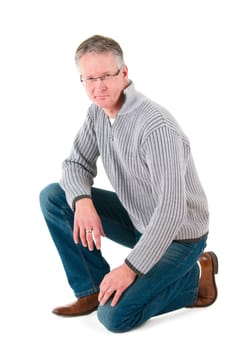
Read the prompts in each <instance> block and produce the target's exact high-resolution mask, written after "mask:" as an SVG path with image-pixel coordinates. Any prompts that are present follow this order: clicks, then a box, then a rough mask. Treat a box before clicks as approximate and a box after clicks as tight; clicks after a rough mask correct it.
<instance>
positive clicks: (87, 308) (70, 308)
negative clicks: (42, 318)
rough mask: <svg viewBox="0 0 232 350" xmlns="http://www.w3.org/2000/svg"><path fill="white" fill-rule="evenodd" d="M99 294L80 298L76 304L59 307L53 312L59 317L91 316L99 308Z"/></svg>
mask: <svg viewBox="0 0 232 350" xmlns="http://www.w3.org/2000/svg"><path fill="white" fill-rule="evenodd" d="M98 304H99V302H98V293H95V294H92V295H89V296H86V297H82V298H78V299H77V300H76V301H75V302H74V303H72V304H69V305H66V306H61V307H57V308H55V309H54V310H52V312H53V313H54V314H56V315H59V316H82V315H87V314H90V313H91V312H93V311H95V310H96V309H97V307H98Z"/></svg>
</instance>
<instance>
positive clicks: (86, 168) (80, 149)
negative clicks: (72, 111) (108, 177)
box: [60, 114, 99, 209]
mask: <svg viewBox="0 0 232 350" xmlns="http://www.w3.org/2000/svg"><path fill="white" fill-rule="evenodd" d="M98 156H99V150H98V146H97V140H96V135H95V131H94V123H93V120H92V118H91V116H90V115H89V114H88V116H87V118H86V120H85V122H84V124H83V126H82V127H81V129H80V130H79V132H78V133H77V136H76V138H75V140H74V143H73V147H72V150H71V153H70V155H69V157H68V158H67V159H65V160H64V162H63V165H62V178H61V180H60V185H61V187H62V188H63V189H64V191H65V194H66V199H67V202H68V203H69V205H70V207H71V208H73V209H74V203H75V201H76V200H77V199H78V198H84V197H91V186H92V185H93V179H94V177H95V176H96V175H97V166H96V161H97V158H98Z"/></svg>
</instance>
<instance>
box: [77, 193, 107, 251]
mask: <svg viewBox="0 0 232 350" xmlns="http://www.w3.org/2000/svg"><path fill="white" fill-rule="evenodd" d="M88 230H91V231H92V232H88ZM86 231H87V232H86ZM101 236H102V237H104V236H105V234H104V231H103V228H102V224H101V219H100V217H99V215H98V214H97V211H96V209H95V207H94V204H93V201H92V199H91V198H83V199H80V200H78V201H77V202H76V204H75V215H74V229H73V239H74V242H75V243H76V244H78V243H79V241H81V243H82V245H83V246H84V247H87V248H88V249H89V250H90V251H92V250H93V249H94V244H95V246H96V248H97V249H100V248H101Z"/></svg>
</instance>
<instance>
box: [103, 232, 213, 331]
mask: <svg viewBox="0 0 232 350" xmlns="http://www.w3.org/2000/svg"><path fill="white" fill-rule="evenodd" d="M205 242H206V238H204V239H202V240H201V241H198V242H194V243H178V242H173V243H172V244H171V246H170V247H169V248H168V250H167V252H166V253H165V254H164V256H163V257H162V258H161V260H160V261H159V262H158V263H157V264H156V265H155V266H154V267H153V269H152V270H151V271H150V272H149V273H148V274H147V275H145V276H142V277H138V278H137V279H136V281H135V282H134V284H133V285H132V286H131V287H130V288H128V290H127V291H126V292H125V293H124V294H123V296H122V297H121V299H120V300H119V302H118V304H117V305H116V306H115V307H111V306H110V302H111V301H110V300H109V302H108V303H107V304H106V305H104V306H99V308H98V318H99V320H100V322H102V323H103V324H104V325H105V327H106V328H108V329H109V330H111V331H114V332H125V331H128V330H130V329H132V328H134V327H136V326H139V325H141V324H142V323H144V322H145V321H147V320H148V319H149V318H151V317H153V316H156V315H159V314H163V313H166V312H170V311H173V310H177V309H179V308H182V307H185V306H188V305H192V304H193V303H194V301H195V300H196V297H197V293H198V285H199V268H198V265H197V263H196V262H197V260H198V258H199V256H200V254H201V253H202V251H203V250H204V247H205Z"/></svg>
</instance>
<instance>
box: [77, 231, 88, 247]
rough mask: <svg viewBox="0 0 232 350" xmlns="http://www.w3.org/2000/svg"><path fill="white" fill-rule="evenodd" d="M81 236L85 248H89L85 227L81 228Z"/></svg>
mask: <svg viewBox="0 0 232 350" xmlns="http://www.w3.org/2000/svg"><path fill="white" fill-rule="evenodd" d="M79 235H80V240H81V243H82V245H83V247H87V240H86V230H85V228H84V227H80V228H79Z"/></svg>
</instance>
